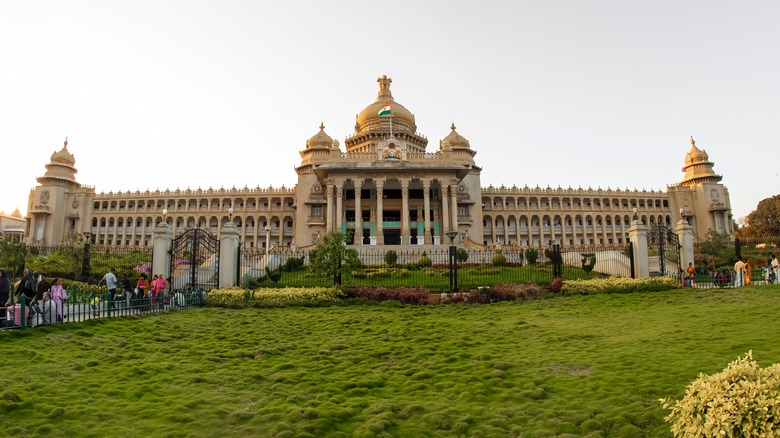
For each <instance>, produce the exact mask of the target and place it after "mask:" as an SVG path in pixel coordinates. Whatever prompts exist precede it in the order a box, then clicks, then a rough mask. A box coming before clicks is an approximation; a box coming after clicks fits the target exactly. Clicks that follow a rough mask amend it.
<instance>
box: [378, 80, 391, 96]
mask: <svg viewBox="0 0 780 438" xmlns="http://www.w3.org/2000/svg"><path fill="white" fill-rule="evenodd" d="M376 81H377V82H379V94H378V95H379V97H383V96H387V97H390V98H392V97H393V94H392V93H391V92H390V84H391V83H392V82H393V80H392V79H390V78H388V77H387V75H382V77H381V78H377V80H376Z"/></svg>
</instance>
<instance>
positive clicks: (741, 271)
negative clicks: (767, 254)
mask: <svg viewBox="0 0 780 438" xmlns="http://www.w3.org/2000/svg"><path fill="white" fill-rule="evenodd" d="M743 260H744V258H742V259H738V260H737V263H734V271H735V272H736V274H735V276H736V278H735V279H734V286H735V287H740V286H744V285H745V262H744V261H743Z"/></svg>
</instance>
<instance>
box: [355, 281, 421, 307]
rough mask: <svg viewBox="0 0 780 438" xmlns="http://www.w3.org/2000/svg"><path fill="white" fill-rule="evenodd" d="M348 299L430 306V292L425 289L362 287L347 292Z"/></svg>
mask: <svg viewBox="0 0 780 438" xmlns="http://www.w3.org/2000/svg"><path fill="white" fill-rule="evenodd" d="M345 294H346V296H347V297H348V298H365V299H367V300H371V301H377V302H381V301H390V300H395V301H398V302H400V303H403V304H415V305H425V304H428V301H429V298H430V295H431V293H430V291H429V290H428V289H426V288H424V287H421V288H412V287H399V288H398V289H396V290H390V289H388V288H386V287H382V286H380V287H361V288H358V289H351V290H347V291H345Z"/></svg>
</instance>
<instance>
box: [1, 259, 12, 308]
mask: <svg viewBox="0 0 780 438" xmlns="http://www.w3.org/2000/svg"><path fill="white" fill-rule="evenodd" d="M9 298H11V279H10V278H8V273H7V272H6V271H5V269H0V320H3V319H5V306H6V305H7V304H8V299H9Z"/></svg>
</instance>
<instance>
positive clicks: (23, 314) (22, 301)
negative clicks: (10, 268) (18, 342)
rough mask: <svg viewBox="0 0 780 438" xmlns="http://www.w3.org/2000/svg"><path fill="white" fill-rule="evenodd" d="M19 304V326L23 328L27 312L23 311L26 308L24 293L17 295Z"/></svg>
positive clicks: (25, 324)
mask: <svg viewBox="0 0 780 438" xmlns="http://www.w3.org/2000/svg"><path fill="white" fill-rule="evenodd" d="M23 281H24V279H23ZM19 304H20V307H19V312H20V316H19V321H20V324H19V326H20V327H21V328H23V329H24V328H26V327H27V314H26V313H27V312H25V310H26V309H27V296H26V295H25V294H22V296H21V297H19Z"/></svg>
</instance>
